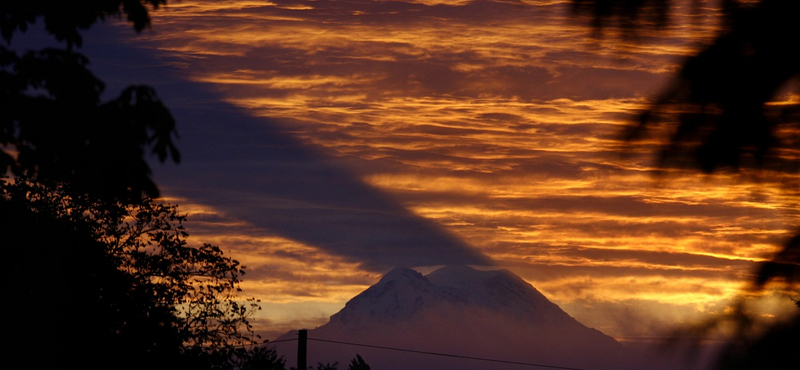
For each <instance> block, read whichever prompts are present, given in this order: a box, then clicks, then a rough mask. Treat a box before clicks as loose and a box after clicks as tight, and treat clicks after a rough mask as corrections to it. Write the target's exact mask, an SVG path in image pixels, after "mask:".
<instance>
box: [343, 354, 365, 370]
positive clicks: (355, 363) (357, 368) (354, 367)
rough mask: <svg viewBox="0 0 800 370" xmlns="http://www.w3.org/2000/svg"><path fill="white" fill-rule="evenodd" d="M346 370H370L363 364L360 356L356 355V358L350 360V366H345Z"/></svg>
mask: <svg viewBox="0 0 800 370" xmlns="http://www.w3.org/2000/svg"><path fill="white" fill-rule="evenodd" d="M347 370H370V368H369V365H367V363H366V362H364V359H363V358H361V355H359V354H356V357H355V358H353V359H352V360H350V365H348V366H347Z"/></svg>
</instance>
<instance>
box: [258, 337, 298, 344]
mask: <svg viewBox="0 0 800 370" xmlns="http://www.w3.org/2000/svg"><path fill="white" fill-rule="evenodd" d="M294 340H297V338H289V339H281V340H271V341H268V342H265V343H264V344H272V343H281V342H291V341H294Z"/></svg>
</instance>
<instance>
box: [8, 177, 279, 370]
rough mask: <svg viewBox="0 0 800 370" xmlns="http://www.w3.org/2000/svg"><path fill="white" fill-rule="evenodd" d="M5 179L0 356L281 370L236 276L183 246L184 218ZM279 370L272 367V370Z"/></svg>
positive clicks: (226, 263)
mask: <svg viewBox="0 0 800 370" xmlns="http://www.w3.org/2000/svg"><path fill="white" fill-rule="evenodd" d="M62 190H63V187H61V188H58V189H56V190H53V189H51V188H49V187H45V186H43V185H41V184H36V183H31V182H27V181H24V180H23V179H17V181H16V183H14V184H7V185H6V186H4V187H3V188H2V189H0V224H2V225H3V230H4V232H3V235H2V238H3V250H4V253H5V256H4V259H3V261H4V268H3V269H2V281H3V283H4V286H5V287H6V291H5V292H4V294H7V296H8V297H13V301H14V302H13V304H4V305H3V316H2V317H3V318H4V320H5V323H4V327H5V330H6V333H9V334H10V333H13V340H11V341H10V344H9V345H10V346H11V347H10V348H11V350H10V351H9V355H7V356H6V358H10V357H9V356H15V357H20V358H24V359H25V364H26V366H28V367H32V368H47V367H50V368H66V367H73V365H74V366H75V367H83V368H89V369H95V368H108V367H114V368H121V369H142V368H152V369H183V368H187V369H188V368H193V369H203V368H216V369H227V368H232V367H233V366H234V365H235V364H237V363H240V364H246V365H248V366H249V364H253V365H255V364H257V363H260V364H264V363H277V364H282V359H277V357H276V356H273V353H270V352H269V350H266V349H255V350H250V351H248V350H246V349H244V347H241V346H242V345H254V344H257V342H256V340H257V336H255V335H253V333H252V327H251V326H250V324H249V321H248V318H249V317H250V315H251V314H252V312H254V311H253V310H255V309H258V307H257V304H256V302H255V301H253V300H244V299H240V298H238V297H237V294H238V292H239V291H240V289H239V279H240V276H241V275H242V274H243V273H244V271H243V267H242V266H240V265H239V263H238V262H237V261H235V260H232V259H231V258H229V257H225V256H224V255H223V253H222V251H221V250H220V249H219V247H216V246H213V245H208V244H203V245H200V246H190V245H189V244H187V240H186V238H187V236H188V235H187V233H186V232H185V230H184V228H183V226H182V223H183V221H184V220H185V216H183V215H180V214H178V213H177V209H176V207H174V206H169V205H164V204H159V203H155V202H152V201H150V200H148V199H145V200H143V201H142V202H140V204H138V205H135V206H131V205H123V204H119V203H118V204H117V205H116V206H111V205H109V203H107V202H104V203H92V202H91V201H89V200H88V199H89V198H73V197H70V196H65V194H64V193H63V192H62ZM273 368H280V366H277V367H273Z"/></svg>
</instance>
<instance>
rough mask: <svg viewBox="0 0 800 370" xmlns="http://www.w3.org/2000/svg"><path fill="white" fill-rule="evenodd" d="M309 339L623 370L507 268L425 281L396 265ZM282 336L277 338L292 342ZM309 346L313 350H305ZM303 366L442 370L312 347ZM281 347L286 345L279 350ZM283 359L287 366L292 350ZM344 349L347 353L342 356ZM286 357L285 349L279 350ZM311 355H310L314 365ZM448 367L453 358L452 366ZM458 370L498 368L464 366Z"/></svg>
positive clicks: (601, 344) (617, 355)
mask: <svg viewBox="0 0 800 370" xmlns="http://www.w3.org/2000/svg"><path fill="white" fill-rule="evenodd" d="M308 335H309V338H316V339H320V340H328V341H334V342H349V343H363V344H372V345H377V346H386V347H395V348H406V349H409V350H415V351H428V352H437V353H450V354H454V355H462V356H472V357H485V358H504V359H508V360H510V361H517V362H531V363H549V364H559V366H567V367H576V368H577V367H583V368H587V369H592V370H602V369H625V368H627V367H626V366H624V365H622V364H623V363H625V360H626V357H627V356H628V353H627V350H626V349H625V347H624V346H623V345H622V344H620V343H619V342H617V341H616V340H614V339H613V338H611V337H610V336H608V335H606V334H604V333H602V332H600V331H599V330H596V329H593V328H588V327H586V326H584V325H583V324H581V323H579V322H578V321H577V320H575V319H574V318H572V317H571V316H569V315H568V314H567V313H566V312H564V311H563V310H561V308H559V307H558V306H557V305H556V304H554V303H552V302H550V301H549V300H548V299H547V298H546V297H545V296H544V295H543V294H541V293H540V292H539V291H538V290H536V289H535V288H534V287H533V286H532V285H531V284H529V283H527V282H526V281H525V280H523V279H522V278H520V277H519V276H517V275H515V274H514V273H512V272H511V271H509V270H488V271H487V270H477V269H475V268H472V267H469V266H445V267H442V268H440V269H438V270H436V271H434V272H432V273H430V274H428V275H423V274H421V273H419V272H417V271H415V270H413V269H411V268H406V267H397V268H394V269H392V270H391V271H389V272H388V273H387V274H385V275H384V276H383V277H382V278H381V279H380V280H379V281H378V282H377V283H376V284H374V285H372V286H370V287H369V288H367V289H366V290H364V291H363V292H361V293H360V294H358V295H357V296H355V297H353V298H352V299H351V300H350V301H348V302H347V304H346V305H345V307H344V308H342V310H340V311H339V312H337V313H335V314H334V315H332V316H331V319H330V321H329V322H328V323H327V324H325V325H322V326H320V327H318V328H315V329H311V330H309V332H308ZM292 337H293V335H292V334H291V333H287V335H284V336H283V337H281V338H279V340H280V339H288V338H292ZM310 345H311V344H310ZM313 345H314V347H315V349H314V350H313V351H312V349H311V348H310V349H309V358H310V360H309V363H310V364H313V363H316V362H323V363H325V362H333V361H338V362H339V363H346V362H347V361H349V358H352V357H354V356H355V353H360V354H361V355H362V357H364V359H365V360H367V362H368V363H370V365H371V366H372V367H373V368H374V369H376V370H400V369H409V368H413V369H420V370H424V369H431V370H432V369H441V368H449V367H451V366H453V365H452V364H448V363H447V362H446V361H445V360H443V359H431V358H425V357H420V356H421V355H410V354H408V353H405V354H402V355H398V354H397V353H390V352H386V351H383V352H381V351H376V350H368V348H358V347H352V346H351V347H350V348H349V349H343V348H341V346H340V347H339V348H337V347H336V346H335V345H333V344H329V343H328V344H324V343H320V342H317V343H313ZM283 348H286V346H283ZM288 350H289V351H288V352H287V353H286V356H287V359H289V360H290V361H291V360H292V359H293V357H292V356H294V355H293V354H292V353H293V352H292V351H291V348H289V349H288ZM347 351H351V352H353V353H351V354H349V358H348V355H345V353H346V352H347ZM281 353H284V351H281ZM312 353H314V357H313V359H312V355H311V354H312ZM450 361H452V360H450ZM457 368H459V369H476V370H477V369H481V370H488V369H498V370H499V369H504V368H505V367H504V366H499V365H497V364H487V363H480V364H475V363H462V364H460V365H458V367H457Z"/></svg>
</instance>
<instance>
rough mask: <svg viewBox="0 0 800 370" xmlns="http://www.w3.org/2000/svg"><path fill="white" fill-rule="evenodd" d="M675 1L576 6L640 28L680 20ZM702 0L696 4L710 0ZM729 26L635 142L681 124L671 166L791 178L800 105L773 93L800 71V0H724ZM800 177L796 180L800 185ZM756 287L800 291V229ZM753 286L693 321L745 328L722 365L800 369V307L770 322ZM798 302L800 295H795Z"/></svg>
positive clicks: (764, 267)
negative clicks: (717, 313) (760, 321)
mask: <svg viewBox="0 0 800 370" xmlns="http://www.w3.org/2000/svg"><path fill="white" fill-rule="evenodd" d="M672 3H673V1H670V0H633V1H631V0H573V5H574V6H573V9H574V10H575V12H576V14H584V13H589V14H590V15H591V19H592V24H593V25H594V26H595V29H596V30H602V29H603V28H605V27H617V26H618V27H622V28H623V29H624V30H626V31H625V32H624V34H627V35H635V33H636V32H637V31H639V30H642V28H645V27H654V28H663V27H664V26H666V25H667V24H668V23H669V21H670V10H671V6H672V5H673V4H672ZM704 3H705V2H702V1H693V2H692V4H694V6H695V7H698V8H699V7H703V6H708V4H704ZM717 3H718V4H717V5H718V7H719V9H721V12H720V13H719V14H720V27H719V33H718V34H717V35H716V36H715V38H714V39H713V40H712V41H711V43H709V44H708V45H707V46H705V47H704V48H703V49H702V50H701V51H700V52H698V53H697V54H696V55H693V56H691V57H689V58H688V59H687V60H686V61H685V62H684V64H683V68H682V69H681V71H680V72H679V73H678V75H677V76H675V78H674V79H673V81H672V83H671V84H670V85H669V86H668V87H667V88H666V89H665V90H664V91H663V92H662V94H660V95H659V96H657V97H656V98H655V99H653V102H652V104H651V105H650V107H649V108H648V109H646V110H645V111H644V112H643V113H642V115H641V116H640V118H639V120H638V121H637V122H635V125H634V126H632V129H631V130H630V131H629V132H626V133H625V139H626V140H627V141H628V143H629V145H630V146H635V144H636V143H637V141H638V140H640V139H642V138H644V137H645V136H646V135H647V134H648V133H649V132H650V131H651V130H652V129H653V128H655V127H657V126H660V125H664V124H665V123H667V124H674V128H673V129H672V130H671V131H670V132H669V133H668V135H669V137H665V138H660V139H666V142H667V143H666V145H665V146H664V147H663V148H661V149H660V151H659V152H658V165H659V166H661V167H662V168H667V167H680V168H696V169H700V170H702V171H703V172H706V173H711V172H716V171H741V170H744V169H746V170H751V169H759V170H766V174H767V175H769V174H772V175H774V176H782V174H783V173H785V172H793V173H794V172H796V171H797V170H798V166H800V157H798V156H797V155H796V150H797V149H798V148H800V103H798V102H796V101H788V102H781V104H773V103H772V101H773V100H774V99H775V98H776V97H778V95H779V94H780V93H781V92H782V91H783V90H784V89H786V88H787V87H789V86H790V84H791V83H792V81H795V82H796V79H797V77H798V75H800V58H799V57H798V54H797V53H796V51H795V49H796V45H795V43H796V40H795V38H794V36H796V35H797V29H796V25H797V20H798V18H800V2H797V1H783V0H760V1H738V0H720V1H718V2H717ZM793 153H794V154H793ZM797 186H798V184H796V183H793V184H789V187H790V188H789V191H790V192H792V193H796V192H797V191H798V189H797V188H796V187H797ZM751 283H752V284H751V292H752V293H759V292H763V291H764V290H765V289H766V287H767V285H768V284H771V283H778V284H782V285H783V286H784V287H785V288H786V290H787V291H789V292H792V291H794V292H795V293H796V292H797V290H796V287H797V286H798V283H800V234H798V235H796V236H794V237H793V238H791V239H790V240H789V241H788V242H787V243H786V244H785V245H784V247H783V249H782V250H781V251H780V252H778V253H777V254H776V255H775V256H773V258H772V259H771V260H769V261H767V262H764V263H762V264H761V265H760V266H759V268H758V270H757V271H755V274H754V278H753V280H752V282H751ZM747 295H748V294H747V293H745V294H743V297H742V298H740V300H739V301H738V302H737V303H736V304H735V307H734V308H735V309H734V310H733V313H732V314H731V315H728V316H726V317H725V318H723V319H720V320H713V321H710V322H706V323H703V324H701V325H700V326H699V327H695V328H693V329H692V330H693V334H698V333H700V334H705V333H708V332H709V331H712V330H714V329H716V328H718V327H721V326H724V325H726V324H730V325H733V327H734V331H735V335H734V336H733V340H732V341H731V342H730V343H729V346H728V347H726V349H725V350H724V351H723V353H722V355H721V356H720V361H719V367H720V368H722V369H754V368H758V369H761V368H769V369H798V368H800V353H798V352H797V344H798V342H797V338H800V310H798V311H797V312H796V313H795V314H794V315H793V316H792V317H790V318H789V319H788V321H785V322H779V323H777V324H775V325H773V326H771V327H769V328H767V329H766V330H759V329H758V328H757V325H756V322H757V320H756V319H755V318H754V317H752V316H751V314H750V313H749V311H748V309H747V304H746V302H747V301H748V298H747ZM795 302H796V301H795Z"/></svg>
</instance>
